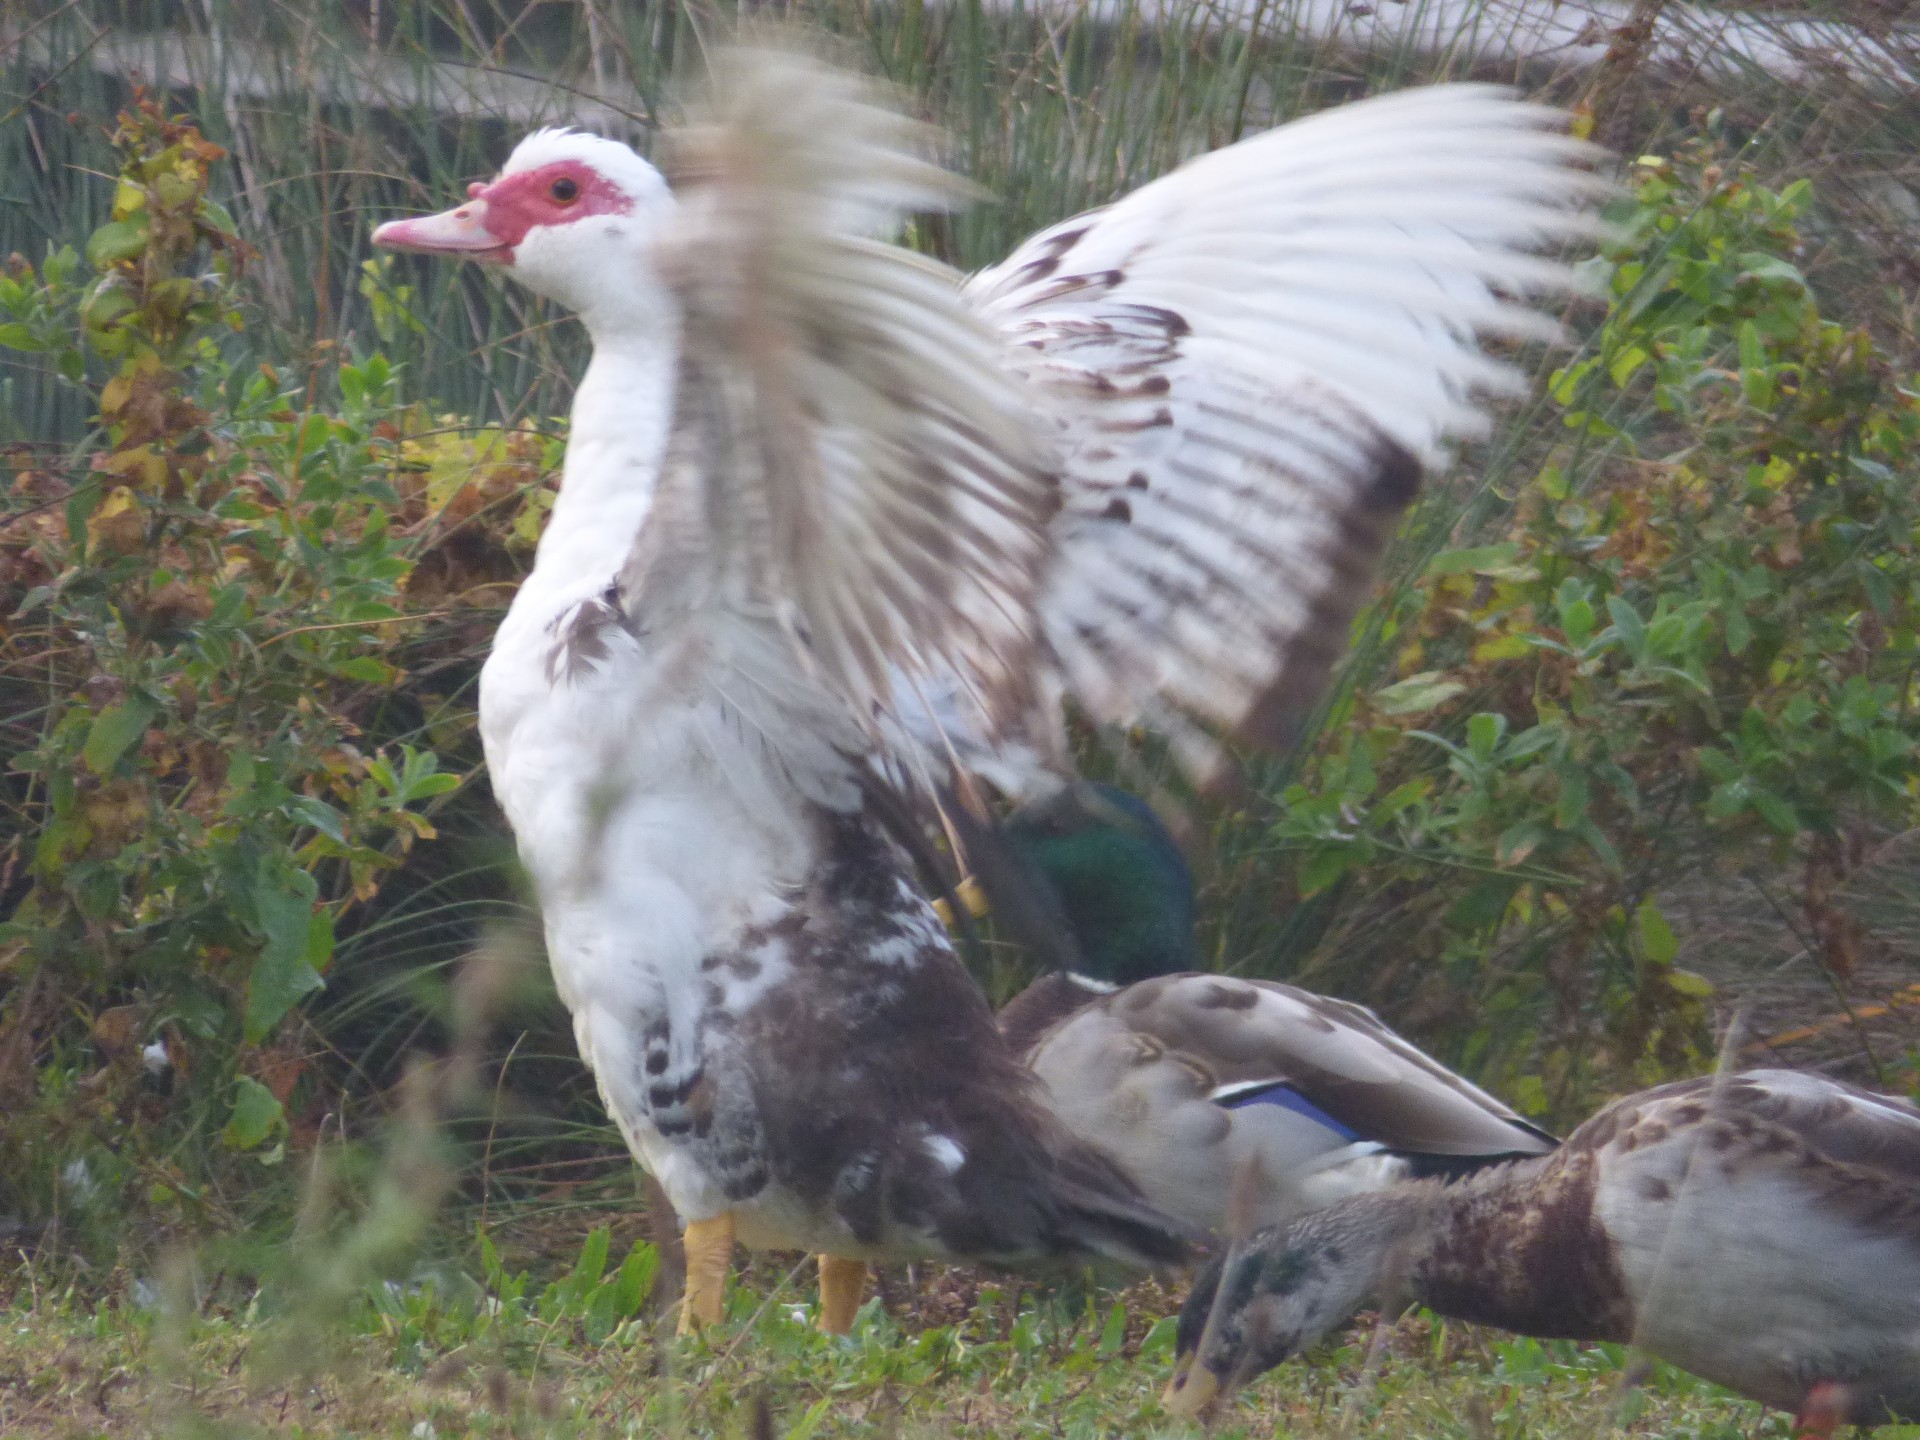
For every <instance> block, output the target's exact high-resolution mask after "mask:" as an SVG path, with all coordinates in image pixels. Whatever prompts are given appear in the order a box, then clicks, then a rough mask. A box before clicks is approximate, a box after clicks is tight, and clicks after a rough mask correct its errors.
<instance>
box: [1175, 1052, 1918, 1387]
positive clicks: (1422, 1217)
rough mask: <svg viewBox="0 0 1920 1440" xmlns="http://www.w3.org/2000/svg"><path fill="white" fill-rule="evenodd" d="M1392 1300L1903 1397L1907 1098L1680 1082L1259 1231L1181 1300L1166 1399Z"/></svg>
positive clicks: (1791, 1076) (1914, 1329) (1912, 1162)
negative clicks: (1546, 1151)
mask: <svg viewBox="0 0 1920 1440" xmlns="http://www.w3.org/2000/svg"><path fill="white" fill-rule="evenodd" d="M1405 1300H1414V1301H1419V1302H1421V1303H1424V1304H1427V1305H1429V1306H1431V1307H1433V1308H1434V1309H1436V1310H1438V1311H1440V1312H1441V1313H1442V1314H1446V1315H1452V1316H1457V1317H1459V1318H1461V1319H1466V1320H1473V1321H1478V1322H1480V1323H1484V1324H1489V1325H1498V1326H1502V1327H1505V1328H1507V1329H1512V1330H1518V1331H1520V1332H1522V1333H1525V1334H1530V1335H1540V1336H1560V1337H1566V1338H1571V1339H1584V1340H1610V1341H1616V1342H1620V1343H1627V1344H1636V1345H1639V1346H1641V1347H1643V1348H1644V1349H1646V1350H1648V1351H1649V1352H1651V1353H1652V1354H1655V1355H1658V1356H1660V1357H1662V1358H1664V1359H1667V1360H1670V1361H1672V1362H1673V1363H1675V1364H1677V1365H1680V1366H1682V1367H1684V1368H1686V1369H1689V1370H1692V1371H1694V1372H1695V1373H1697V1374H1700V1375H1703V1376H1705V1377H1706V1378H1708V1379H1710V1380H1714V1381H1717V1382H1719V1383H1721V1384H1723V1385H1726V1386H1728V1387H1730V1388H1732V1389H1735V1390H1738V1391H1740V1392H1742V1393H1743V1394H1746V1395H1749V1396H1752V1397H1753V1398H1755V1399H1758V1400H1762V1401H1764V1402H1766V1403H1768V1404H1771V1405H1777V1406H1780V1407H1782V1408H1786V1409H1792V1410H1801V1411H1805V1410H1809V1409H1814V1408H1818V1409H1822V1410H1825V1411H1828V1412H1829V1413H1831V1414H1837V1415H1838V1416H1839V1418H1842V1419H1845V1420H1849V1421H1851V1422H1853V1423H1857V1424H1869V1425H1870V1424H1878V1423H1882V1422H1885V1421H1888V1420H1893V1419H1909V1420H1911V1419H1920V1108H1917V1107H1915V1106H1914V1105H1913V1104H1911V1103H1910V1102H1908V1101H1905V1100H1902V1099H1900V1098H1898V1097H1894V1096H1887V1095H1877V1094H1873V1093H1871V1092H1868V1091H1864V1090H1859V1089H1856V1088H1854V1087H1852V1086H1848V1085H1844V1084H1841V1083H1839V1082H1837V1081H1832V1080H1828V1079H1825V1078H1823V1077H1819V1076H1813V1075H1805V1074H1799V1073H1795V1072H1791V1071H1767V1070H1760V1071H1750V1072H1746V1073H1743V1074H1735V1075H1730V1076H1725V1077H1708V1078H1704V1079H1699V1080H1688V1081H1681V1082H1677V1083H1675V1084H1672V1085H1666V1086H1661V1087H1659V1088H1657V1089H1654V1090H1649V1091H1646V1092H1644V1093H1642V1094H1639V1095H1634V1096H1630V1097H1628V1098H1627V1099H1624V1100H1621V1101H1618V1102H1616V1103H1615V1104H1613V1105H1611V1106H1609V1107H1608V1108H1607V1109H1605V1110H1603V1111H1601V1112H1600V1114H1598V1115H1596V1116H1595V1117H1594V1118H1593V1119H1592V1120H1589V1121H1588V1122H1587V1123H1586V1124H1584V1125H1582V1126H1581V1127H1580V1128H1579V1129H1577V1130H1576V1131H1574V1133H1573V1134H1572V1135H1571V1136H1569V1137H1568V1139H1567V1142H1566V1144H1565V1145H1564V1146H1562V1147H1561V1149H1560V1150H1558V1151H1556V1152H1555V1153H1553V1154H1552V1155H1548V1156H1545V1157H1542V1158H1540V1159H1537V1160H1529V1161H1520V1162H1515V1163H1513V1164H1510V1165H1507V1166H1504V1167H1501V1168H1499V1169H1496V1170H1492V1171H1488V1172H1484V1173H1483V1174H1480V1175H1477V1176H1474V1177H1472V1178H1469V1179H1466V1180H1463V1181H1459V1182H1456V1183H1453V1184H1443V1183H1440V1182H1436V1181H1416V1182H1410V1183H1407V1184H1404V1185H1399V1186H1395V1187H1393V1188H1391V1189H1388V1190H1384V1191H1381V1192H1378V1193H1376V1194H1372V1195H1364V1196H1358V1197H1355V1198H1353V1199H1350V1200H1346V1201H1343V1202H1341V1203H1339V1204H1337V1205H1334V1206H1331V1207H1329V1208H1327V1209H1326V1210H1323V1211H1319V1212H1316V1213H1314V1214H1311V1215H1308V1216H1305V1217H1303V1218H1301V1219H1299V1220H1297V1221H1296V1222H1294V1223H1293V1224H1292V1225H1290V1226H1288V1227H1285V1228H1282V1229H1277V1230H1272V1231H1267V1232H1264V1233H1262V1234H1259V1235H1256V1236H1254V1237H1252V1239H1251V1240H1249V1241H1248V1242H1247V1243H1246V1244H1245V1245H1243V1246H1239V1247H1236V1248H1235V1249H1234V1250H1233V1251H1232V1252H1231V1253H1230V1254H1228V1255H1226V1256H1225V1257H1223V1258H1222V1260H1220V1261H1218V1262H1216V1263H1214V1264H1213V1265H1211V1266H1209V1268H1208V1270H1207V1272H1206V1273H1205V1274H1204V1275H1203V1277H1202V1278H1201V1280H1200V1282H1199V1283H1198V1284H1197V1285H1196V1286H1195V1289H1194V1292H1193V1294H1192V1296H1191V1297H1190V1298H1189V1300H1188V1302H1187V1305H1186V1306H1185V1308H1184V1309H1183V1311H1182V1314H1181V1323H1180V1335H1179V1339H1178V1343H1177V1349H1178V1352H1179V1359H1178V1360H1177V1361H1176V1365H1177V1367H1178V1369H1177V1371H1176V1379H1175V1383H1174V1387H1173V1388H1172V1389H1170V1391H1169V1402H1170V1403H1171V1404H1172V1405H1173V1406H1174V1408H1176V1409H1196V1408H1200V1407H1202V1406H1204V1405H1205V1404H1207V1403H1210V1401H1211V1399H1212V1398H1213V1396H1214V1395H1215V1394H1216V1393H1217V1392H1218V1391H1219V1390H1221V1389H1223V1388H1224V1389H1231V1388H1232V1387H1233V1386H1235V1385H1238V1384H1240V1383H1242V1382H1244V1381H1245V1380H1247V1379H1250V1378H1251V1377H1252V1376H1253V1375H1255V1374H1258V1373H1259V1372H1260V1371H1261V1370H1264V1369H1267V1368H1269V1367H1270V1366H1272V1365H1275V1364H1278V1363H1280V1362H1281V1361H1283V1360H1285V1359H1286V1358H1287V1357H1288V1356H1290V1355H1292V1354H1294V1353H1295V1352H1297V1351H1298V1350H1300V1349H1303V1348H1305V1347H1306V1346H1308V1345H1310V1344H1312V1343H1313V1341H1314V1340H1316V1339H1317V1338H1318V1337H1319V1336H1320V1335H1322V1334H1324V1333H1325V1332H1326V1331H1327V1330H1329V1329H1330V1328H1332V1327H1333V1326H1335V1325H1337V1324H1339V1323H1340V1322H1341V1321H1342V1320H1344V1319H1346V1318H1347V1317H1348V1316H1350V1315H1352V1314H1353V1313H1354V1311H1355V1310H1357V1309H1359V1308H1360V1307H1361V1306H1362V1305H1364V1304H1370V1303H1399V1302H1401V1301H1405Z"/></svg>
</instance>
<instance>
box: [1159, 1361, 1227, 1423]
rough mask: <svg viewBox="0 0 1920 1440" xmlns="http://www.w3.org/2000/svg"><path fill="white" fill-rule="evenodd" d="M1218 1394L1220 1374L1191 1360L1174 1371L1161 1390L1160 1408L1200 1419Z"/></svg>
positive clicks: (1173, 1413) (1186, 1417) (1179, 1415)
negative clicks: (1217, 1374)
mask: <svg viewBox="0 0 1920 1440" xmlns="http://www.w3.org/2000/svg"><path fill="white" fill-rule="evenodd" d="M1219 1396H1220V1380H1219V1377H1218V1376H1216V1375H1215V1374H1214V1373H1213V1372H1212V1371H1211V1370H1209V1369H1207V1367H1206V1366H1204V1365H1195V1364H1193V1363H1191V1362H1189V1363H1188V1364H1186V1365H1183V1366H1181V1367H1180V1368H1178V1369H1176V1370H1175V1371H1174V1372H1173V1379H1171V1380H1169V1381H1168V1382H1167V1388H1166V1389H1165V1390H1163V1391H1162V1392H1161V1394H1160V1408H1161V1409H1162V1410H1164V1411H1166V1412H1167V1413H1168V1414H1169V1415H1173V1416H1177V1417H1178V1418H1180V1419H1182V1420H1198V1419H1199V1418H1200V1417H1201V1416H1202V1415H1204V1414H1206V1413H1207V1410H1208V1408H1209V1407H1210V1406H1212V1404H1213V1402H1214V1401H1215V1400H1217V1399H1218V1398H1219Z"/></svg>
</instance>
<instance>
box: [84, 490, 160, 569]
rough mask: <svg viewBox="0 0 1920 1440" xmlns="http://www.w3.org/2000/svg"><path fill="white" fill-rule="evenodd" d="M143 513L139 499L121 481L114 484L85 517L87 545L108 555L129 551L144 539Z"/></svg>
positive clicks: (144, 517) (128, 553)
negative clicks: (120, 483)
mask: <svg viewBox="0 0 1920 1440" xmlns="http://www.w3.org/2000/svg"><path fill="white" fill-rule="evenodd" d="M146 538H147V517H146V514H145V512H144V511H142V510H141V508H140V500H139V497H137V496H136V495H135V494H134V493H133V491H132V490H130V489H128V488H127V487H126V486H125V485H116V486H115V487H114V488H113V489H112V490H110V491H108V492H107V497H106V499H104V500H102V501H101V502H100V503H99V504H98V505H96V506H94V508H93V513H92V514H91V515H89V516H88V517H87V549H89V550H92V551H99V552H104V553H106V554H110V555H131V554H133V553H134V552H135V551H136V550H138V549H139V548H140V547H141V546H142V545H144V544H145V543H146Z"/></svg>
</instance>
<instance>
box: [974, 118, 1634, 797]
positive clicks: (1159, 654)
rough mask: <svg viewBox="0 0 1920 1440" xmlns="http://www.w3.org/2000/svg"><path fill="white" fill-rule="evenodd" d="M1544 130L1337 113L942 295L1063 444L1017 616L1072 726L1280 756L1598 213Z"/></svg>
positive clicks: (1508, 122) (1248, 146) (1542, 124)
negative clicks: (1055, 489)
mask: <svg viewBox="0 0 1920 1440" xmlns="http://www.w3.org/2000/svg"><path fill="white" fill-rule="evenodd" d="M1562 122H1563V117H1561V116H1560V115H1558V114H1557V113H1555V112H1553V111H1549V110H1545V109H1541V108H1538V107H1534V106H1530V105H1525V104H1520V103H1517V102H1515V101H1514V100H1512V99H1510V98H1508V97H1507V96H1506V95H1505V93H1504V92H1502V91H1499V90H1497V89H1492V88H1489V87H1481V86H1464V85H1447V86H1436V87H1431V88H1426V89H1417V90H1410V91H1406V92H1403V93H1400V94H1396V95H1392V96H1388V97H1385V98H1381V99H1376V100H1370V101H1364V102H1361V103H1359V104H1354V105H1347V106H1342V107H1340V108H1338V109H1334V110H1330V111H1327V112H1325V113H1322V114H1318V115H1314V116H1312V117H1310V118H1308V119H1305V120H1301V121H1297V122H1295V123H1293V124H1289V125H1286V126H1283V127H1281V128H1279V129H1277V130H1273V131H1269V132H1267V133H1265V134H1263V135H1260V136H1257V137H1254V138H1252V139H1250V140H1247V141H1244V142H1242V143H1240V144H1238V145H1234V146H1232V147H1230V148H1228V149H1225V150H1220V151H1215V152H1214V153H1212V154H1209V155H1206V156H1203V157H1201V158H1200V159H1198V160H1195V161H1193V162H1191V163H1189V164H1188V165H1186V166H1184V167H1183V168H1181V169H1180V170H1177V171H1175V172H1174V173H1173V174H1171V175H1168V176H1167V177H1165V178H1163V179H1161V180H1158V181H1156V182H1154V183H1153V184H1150V185H1147V186H1146V187H1144V188H1143V189H1141V190H1138V191H1136V192H1134V193H1133V194H1131V195H1129V196H1127V197H1126V198H1125V199H1123V200H1121V201H1120V202H1118V203H1117V204H1115V205H1113V206H1111V207H1109V208H1108V209H1105V210H1100V211H1095V212H1092V213H1090V214H1087V215H1083V216H1080V217H1079V218H1077V219H1073V220H1069V221H1066V222H1064V223H1063V224H1059V225H1056V226H1054V227H1053V228H1051V229H1049V230H1047V231H1044V232H1043V233H1041V234H1039V235H1037V236H1035V237H1034V238H1033V239H1031V240H1029V241H1028V242H1027V243H1026V244H1025V245H1023V246H1022V247H1021V248H1020V249H1019V250H1018V251H1016V252H1015V253H1014V254H1013V255H1012V256H1011V257H1010V258H1009V259H1008V260H1007V261H1005V262H1004V263H1003V264H1001V265H999V266H997V267H995V268H993V269H991V270H988V271H985V272H983V273H981V274H980V275H978V276H976V277H975V278H974V279H973V280H972V281H971V282H969V285H968V287H967V296H968V298H969V300H971V302H972V303H973V305H974V306H975V307H976V308H977V309H978V311H979V313H980V314H981V315H983V316H985V317H986V318H987V319H988V320H989V321H991V322H992V323H993V324H994V325H996V326H997V327H998V328H999V330H1000V332H1001V334H1002V335H1003V337H1004V338H1005V340H1006V341H1007V343H1008V346H1009V351H1010V354H1011V356H1012V363H1013V365H1014V367H1015V368H1016V369H1017V370H1018V371H1019V372H1020V373H1021V374H1023V375H1025V376H1026V377H1027V379H1028V380H1029V381H1030V382H1031V383H1032V384H1033V386H1034V387H1035V389H1036V391H1037V392H1038V394H1039V398H1040V401H1041V403H1042V405H1043V407H1044V408H1045V410H1046V411H1047V413H1048V416H1049V418H1050V419H1051V421H1052V423H1053V424H1054V425H1055V426H1056V427H1057V428H1058V431H1059V433H1060V436H1061V438H1062V440H1063V442H1064V446H1065V461H1064V463H1065V473H1064V476H1063V482H1062V483H1063V489H1064V500H1065V503H1064V506H1063V508H1062V510H1061V512H1060V514H1059V515H1058V516H1057V517H1056V519H1055V521H1054V525H1053V530H1054V537H1055V541H1056V544H1057V546H1058V555H1057V556H1056V558H1055V561H1054V563H1053V565H1052V567H1051V569H1050V572H1049V575H1048V581H1047V585H1046V589H1045V591H1044V595H1043V598H1042V602H1041V621H1042V625H1043V627H1044V633H1045V636H1046V639H1047V642H1048V644H1049V646H1050V648H1051V650H1052V654H1053V656H1054V657H1055V660H1056V662H1057V664H1058V667H1059V669H1060V671H1061V674H1062V678H1063V679H1064V681H1065V683H1066V685H1067V687H1068V688H1069V689H1070V690H1071V691H1072V693H1073V694H1074V696H1075V698H1076V699H1077V700H1078V701H1079V703H1080V704H1081V705H1082V706H1083V707H1084V708H1085V709H1086V711H1087V712H1088V713H1089V714H1090V715H1091V716H1092V717H1093V718H1094V719H1095V720H1097V721H1100V722H1103V723H1111V724H1117V725H1131V724H1133V723H1135V722H1137V721H1142V720H1145V721H1149V722H1154V723H1156V724H1157V726H1158V727H1159V728H1161V729H1162V730H1163V731H1165V732H1166V733H1168V734H1169V735H1170V736H1171V737H1172V738H1173V739H1174V740H1175V742H1176V743H1177V744H1178V745H1180V746H1181V748H1182V750H1183V754H1184V756H1185V758H1186V761H1187V763H1188V765H1189V768H1190V769H1191V770H1193V771H1194V772H1195V773H1197V774H1199V775H1200V776H1201V777H1202V778H1205V776H1206V775H1207V774H1208V773H1209V770H1210V767H1211V766H1212V765H1213V764H1214V763H1215V761H1216V758H1217V757H1216V755H1215V753H1214V751H1213V749H1212V747H1211V746H1210V745H1209V743H1208V742H1207V740H1206V738H1205V733H1204V732H1205V731H1206V730H1224V731H1226V732H1228V733H1230V734H1232V735H1234V736H1235V737H1236V738H1239V739H1242V740H1246V741H1250V742H1255V743H1263V744H1275V743H1280V742H1282V741H1284V740H1285V739H1286V738H1287V737H1288V735H1289V732H1290V730H1291V728H1292V723H1291V722H1293V721H1294V720H1296V719H1297V717H1299V716H1300V714H1301V712H1302V711H1303V710H1305V709H1306V708H1308V707H1310V706H1311V705H1312V704H1313V702H1314V700H1315V699H1316V697H1317V696H1318V694H1319V693H1320V691H1321V689H1322V688H1323V686H1324V683H1325V680H1326V676H1327V672H1328V669H1329V667H1330V666H1331V664H1332V663H1333V661H1334V659H1335V658H1336V657H1337V656H1338V655H1339V654H1340V653H1341V651H1342V649H1343V648H1344V646H1345V644H1346V640H1347V631H1348V623H1349V621H1350V620H1351V618H1352V615H1353V613H1354V611H1355V610H1356V608H1357V607H1358V606H1359V604H1360V603H1361V601H1362V600H1363V598H1364V597H1365V594H1366V590H1367V587H1368V584H1369V582H1370V580H1371V577H1372V574H1373V570H1374V565H1375V562H1376V559H1377V557H1378V555H1379V552H1380V550H1381V547H1382V545H1383V544H1384V542H1385V540H1386V538H1387V537H1388V535H1389V534H1390V532H1391V529H1392V526H1393V524H1394V521H1395V519H1396V517H1397V516H1398V515H1399V513H1400V511H1401V510H1402V509H1403V507H1405V505H1406V504H1407V503H1408V501H1409V500H1410V499H1411V498H1412V497H1413V495H1414V493H1415V490H1416V488H1417V486H1418V483H1419V481H1420V478H1421V475H1422V473H1423V472H1424V471H1425V470H1426V469H1427V468H1428V467H1430V466H1432V465H1433V464H1434V463H1435V462H1436V461H1437V460H1438V459H1439V458H1440V457H1441V456H1442V455H1443V454H1444V452H1445V448H1446V445H1447V442H1448V441H1449V440H1451V439H1453V438H1455V437H1461V436H1469V435H1472V434H1474V433H1476V432H1478V431H1480V430H1483V429H1484V428H1485V426H1486V416H1485V412H1484V409H1483V407H1482V400H1483V399H1484V397H1486V396H1488V395H1491V394H1497V393H1500V392H1503V391H1511V390H1513V389H1515V388H1516V385H1517V377H1516V375H1515V373H1514V372H1513V370H1512V369H1511V367H1509V366H1508V365H1506V364H1504V363H1502V362H1500V361H1497V360H1495V359H1493V358H1492V357H1490V356H1489V354H1488V353H1487V351H1486V350H1485V349H1484V348H1483V346H1484V342H1486V341H1488V340H1508V339H1514V338H1524V337H1540V336H1547V335H1551V334H1552V333H1553V332H1554V328H1555V327H1554V326H1553V324H1552V323H1551V322H1549V321H1548V320H1547V319H1546V318H1545V317H1544V316H1543V315H1542V314H1541V313H1540V312H1539V311H1538V310H1536V309H1535V308H1533V307H1532V306H1531V305H1530V304H1529V303H1527V302H1528V300H1529V298H1530V297H1534V296H1538V295H1541V294H1551V293H1555V292H1558V291H1561V290H1564V289H1565V288H1567V283H1568V273H1569V272H1568V271H1567V270H1566V269H1565V268H1564V267H1563V266H1561V265H1560V264H1558V263H1555V262H1553V261H1551V260H1548V259H1545V258H1542V257H1541V256H1540V254H1539V253H1538V252H1539V251H1540V250H1541V249H1542V248H1544V247H1550V246H1553V245H1554V244H1555V243H1556V242H1558V241H1560V240H1562V239H1564V238H1565V237H1567V236H1569V235H1573V234H1577V233H1581V232H1584V231H1588V230H1590V229H1591V228H1592V221H1591V203H1592V201H1593V199H1594V197H1595V195H1596V194H1597V193H1598V192H1599V191H1600V190H1601V189H1602V187H1601V185H1600V184H1599V182H1598V181H1596V179H1595V178H1594V177H1593V176H1592V175H1591V174H1590V173H1588V172H1587V171H1586V170H1583V169H1582V168H1580V166H1581V164H1582V163H1583V162H1584V161H1585V160H1586V159H1588V158H1590V156H1591V154H1592V153H1593V152H1591V150H1590V149H1589V147H1586V146H1584V145H1581V144H1580V143H1579V142H1577V141H1574V140H1572V139H1570V138H1568V137H1567V136H1566V135H1565V134H1564V133H1561V132H1562V130H1563V123H1562Z"/></svg>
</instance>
